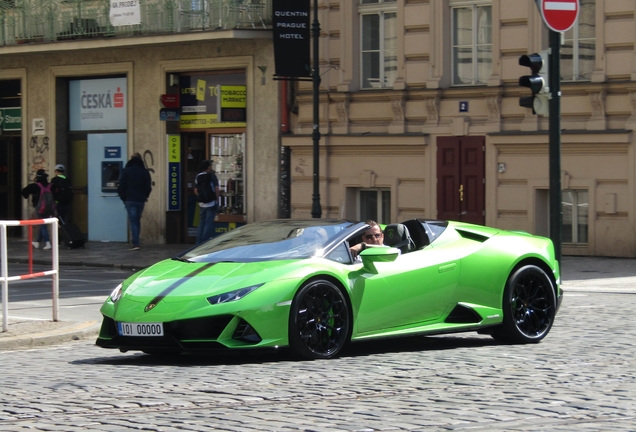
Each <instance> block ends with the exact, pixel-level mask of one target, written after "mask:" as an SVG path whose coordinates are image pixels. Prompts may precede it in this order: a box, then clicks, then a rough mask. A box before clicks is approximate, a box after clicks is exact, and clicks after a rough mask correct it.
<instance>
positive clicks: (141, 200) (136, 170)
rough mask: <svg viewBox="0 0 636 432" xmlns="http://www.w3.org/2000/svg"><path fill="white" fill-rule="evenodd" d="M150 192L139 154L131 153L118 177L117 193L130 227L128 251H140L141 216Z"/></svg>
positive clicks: (150, 182)
mask: <svg viewBox="0 0 636 432" xmlns="http://www.w3.org/2000/svg"><path fill="white" fill-rule="evenodd" d="M151 191H152V180H151V178H150V173H149V172H148V170H147V169H146V165H145V164H144V161H143V160H142V159H141V155H140V154H139V153H133V155H132V157H131V158H130V160H129V161H128V162H127V163H126V167H125V168H124V170H123V171H122V172H121V176H120V177H119V185H118V187H117V193H118V194H119V198H121V200H122V201H123V202H124V206H125V207H126V212H128V224H129V225H130V240H131V242H132V247H131V248H130V250H134V251H137V250H139V249H140V245H139V233H140V232H141V214H142V213H143V211H144V205H145V204H146V201H148V197H149V196H150V192H151Z"/></svg>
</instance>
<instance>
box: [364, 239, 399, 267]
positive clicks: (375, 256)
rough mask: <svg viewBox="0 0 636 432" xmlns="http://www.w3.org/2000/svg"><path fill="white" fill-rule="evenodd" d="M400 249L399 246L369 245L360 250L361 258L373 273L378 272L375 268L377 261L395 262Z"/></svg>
mask: <svg viewBox="0 0 636 432" xmlns="http://www.w3.org/2000/svg"><path fill="white" fill-rule="evenodd" d="M399 254H400V250H399V249H397V248H392V247H387V246H376V247H369V245H367V248H366V249H365V250H363V251H362V252H360V259H362V264H363V267H364V268H365V269H367V270H369V271H370V272H372V273H377V272H378V270H377V269H376V268H375V263H376V262H393V261H395V260H396V258H397V257H398V255H399Z"/></svg>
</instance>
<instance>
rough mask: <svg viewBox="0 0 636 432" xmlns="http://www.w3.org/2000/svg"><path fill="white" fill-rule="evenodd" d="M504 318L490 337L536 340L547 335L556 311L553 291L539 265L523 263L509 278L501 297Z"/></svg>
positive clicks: (522, 341) (520, 340) (502, 340)
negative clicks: (524, 264)
mask: <svg viewBox="0 0 636 432" xmlns="http://www.w3.org/2000/svg"><path fill="white" fill-rule="evenodd" d="M503 312H504V320H503V323H502V325H500V326H499V327H497V328H496V329H494V331H493V332H492V337H493V338H495V339H496V340H497V341H500V342H506V343H533V342H539V341H540V340H542V339H543V338H544V337H546V336H547V334H548V332H549V331H550V328H551V327H552V324H553V322H554V317H555V315H556V294H555V289H554V285H553V284H552V280H551V279H550V277H549V276H548V275H547V274H546V273H545V271H543V270H542V269H541V268H539V267H537V266H534V265H526V266H523V267H520V268H518V269H517V270H515V271H514V272H513V273H512V275H511V276H510V277H509V278H508V282H507V284H506V289H505V291H504V298H503Z"/></svg>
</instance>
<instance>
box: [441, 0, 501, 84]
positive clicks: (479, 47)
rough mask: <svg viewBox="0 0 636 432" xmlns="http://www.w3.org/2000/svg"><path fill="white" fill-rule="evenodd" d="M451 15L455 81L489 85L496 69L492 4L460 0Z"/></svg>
mask: <svg viewBox="0 0 636 432" xmlns="http://www.w3.org/2000/svg"><path fill="white" fill-rule="evenodd" d="M451 19H452V76H453V85H485V84H486V83H487V81H488V77H489V76H490V74H491V73H492V6H491V5H490V4H489V3H485V2H461V4H459V2H457V4H456V5H453V6H452V7H451Z"/></svg>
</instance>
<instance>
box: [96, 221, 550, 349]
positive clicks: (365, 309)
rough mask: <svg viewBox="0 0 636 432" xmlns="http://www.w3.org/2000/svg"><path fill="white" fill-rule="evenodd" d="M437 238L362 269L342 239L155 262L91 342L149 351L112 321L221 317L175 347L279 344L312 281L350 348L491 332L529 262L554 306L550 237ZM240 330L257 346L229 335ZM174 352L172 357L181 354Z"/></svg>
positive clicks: (371, 259) (456, 225) (364, 259)
mask: <svg viewBox="0 0 636 432" xmlns="http://www.w3.org/2000/svg"><path fill="white" fill-rule="evenodd" d="M352 225H353V224H352ZM411 226H413V225H411ZM356 227H357V228H356ZM361 227H362V228H361ZM364 228H365V226H364V224H360V223H358V225H355V226H354V227H353V228H352V230H353V231H352V232H354V231H355V229H357V234H356V235H359V233H360V232H361V231H360V230H361V229H364ZM343 231H344V230H343ZM440 231H441V232H439V233H437V234H436V235H435V236H434V238H432V239H430V240H431V241H430V242H429V244H426V245H422V246H421V247H419V248H418V249H416V250H411V251H408V252H407V253H400V250H398V249H397V248H394V247H380V248H367V249H366V250H364V251H362V253H361V254H360V258H361V262H355V261H354V260H351V262H345V263H343V262H339V260H342V259H346V258H342V256H344V255H343V252H342V251H344V250H345V246H343V245H346V246H349V245H350V243H351V241H352V240H351V239H352V238H350V237H346V236H345V237H343V239H344V240H340V242H342V245H341V244H339V243H338V241H336V242H334V243H333V244H332V246H329V247H332V250H334V251H339V253H340V255H336V256H337V257H338V258H337V259H333V258H332V257H331V255H330V254H328V253H327V254H326V255H322V256H321V254H320V253H316V254H314V255H313V256H308V257H302V258H296V259H272V260H270V259H266V260H244V261H243V262H236V261H235V262H224V261H218V262H214V261H212V262H205V261H202V262H192V261H189V262H188V261H185V262H184V261H182V260H176V259H168V260H164V261H161V262H159V263H157V264H155V265H153V266H151V267H149V268H147V269H144V270H142V271H140V272H138V273H136V274H135V275H133V276H131V277H130V278H129V279H127V280H126V281H124V282H123V283H122V289H121V297H120V298H119V299H117V301H115V302H114V301H113V298H112V296H111V297H109V298H108V299H107V300H106V301H105V303H104V304H103V306H102V308H101V313H102V315H103V316H104V323H103V324H102V328H101V331H100V335H99V337H98V339H97V344H98V345H100V346H103V347H106V348H119V349H120V350H122V351H127V350H135V349H140V350H144V351H153V349H152V343H153V342H154V339H152V338H146V339H144V340H143V341H140V343H139V344H135V343H130V341H134V340H135V339H134V338H126V337H125V336H121V335H118V334H117V331H115V328H116V325H117V324H116V323H164V325H165V326H169V325H170V323H175V322H187V321H189V320H193V321H192V322H196V320H201V319H207V318H210V319H215V318H218V317H223V320H224V321H223V325H222V326H221V327H222V328H220V329H219V331H218V332H216V333H214V336H213V337H210V336H209V335H204V336H196V334H197V332H194V333H193V335H195V336H196V337H191V338H189V339H188V338H185V339H184V338H182V339H180V340H179V344H182V345H187V343H196V344H197V345H196V347H197V349H199V348H200V347H202V346H205V344H206V343H213V346H214V347H215V348H216V349H218V348H223V347H225V348H264V347H284V346H288V345H290V336H289V334H290V323H291V319H290V317H291V315H292V304H293V302H294V299H295V296H296V295H297V293H298V292H299V290H300V289H301V288H302V287H303V286H305V285H306V284H308V283H309V282H311V281H316V280H319V281H329V282H330V283H331V284H333V285H334V286H336V287H338V289H340V290H341V291H342V292H343V293H344V294H345V299H346V303H347V305H346V306H347V308H348V309H349V311H350V321H351V325H350V330H349V331H348V333H349V335H348V340H351V341H356V340H364V339H372V338H380V337H395V336H405V335H414V334H437V333H451V332H459V331H472V330H477V331H479V330H483V329H486V328H489V327H493V328H496V327H497V326H498V325H501V324H502V323H503V321H504V314H505V312H504V297H505V289H506V284H507V281H508V279H509V277H510V275H511V274H513V272H514V271H515V269H517V268H519V267H520V266H524V265H529V264H530V265H534V266H536V267H539V268H541V269H542V270H544V271H545V273H546V274H547V275H549V278H550V279H551V282H552V285H553V286H554V290H555V298H556V299H557V301H558V302H560V299H561V297H562V292H561V288H560V284H559V282H560V274H559V265H558V262H557V260H556V258H555V255H554V248H553V246H552V243H551V242H550V240H549V239H546V238H543V237H539V236H532V235H530V234H527V233H519V232H510V231H504V230H499V229H494V228H488V227H482V226H477V225H470V224H465V223H460V222H447V223H446V225H445V226H444V229H443V230H441V229H440ZM226 235H227V234H224V235H223V236H226ZM429 236H433V234H432V233H429ZM334 245H335V246H334ZM246 247H247V246H246ZM322 250H324V249H320V251H322ZM334 253H335V252H334ZM184 256H188V255H187V254H186V255H184ZM246 287H256V288H255V289H253V291H251V292H249V293H248V294H246V295H244V296H242V297H240V298H239V299H237V300H233V301H227V302H221V303H216V304H211V302H210V300H208V299H211V298H213V297H214V296H220V295H224V294H226V293H232V292H235V291H237V290H241V289H244V288H246ZM237 292H238V291H237ZM558 306H559V304H558V303H557V304H556V308H558ZM554 313H556V311H555V312H554ZM245 324H247V325H248V326H249V327H250V328H251V329H252V331H253V332H255V333H256V334H257V335H258V337H257V338H252V339H250V338H247V339H246V338H241V337H237V332H238V331H239V329H242V328H243V327H245ZM179 344H178V345H177V348H175V349H176V350H177V351H180V350H181V349H182V348H183V346H182V345H179ZM157 349H162V348H161V346H158V348H157ZM183 350H184V351H187V349H183Z"/></svg>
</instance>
